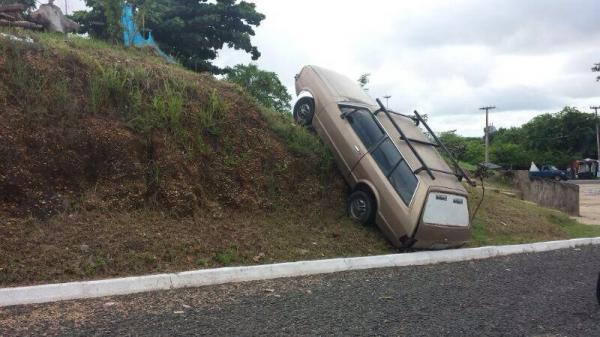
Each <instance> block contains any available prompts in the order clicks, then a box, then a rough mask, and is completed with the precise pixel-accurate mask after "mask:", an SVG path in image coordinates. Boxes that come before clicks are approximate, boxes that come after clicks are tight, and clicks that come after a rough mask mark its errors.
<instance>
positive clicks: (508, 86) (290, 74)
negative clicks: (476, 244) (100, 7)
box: [57, 0, 600, 136]
mask: <svg viewBox="0 0 600 337" xmlns="http://www.w3.org/2000/svg"><path fill="white" fill-rule="evenodd" d="M60 2H61V1H58V2H57V4H59V5H60ZM253 2H255V3H256V4H257V9H258V10H259V11H260V12H262V13H264V14H265V15H266V20H265V21H263V24H262V25H261V26H260V27H258V28H257V29H256V36H255V37H254V38H253V42H254V44H255V45H257V46H258V48H259V50H260V51H261V53H262V57H261V58H260V59H259V60H258V61H257V63H258V65H259V66H260V67H262V68H264V69H267V70H270V71H275V72H276V73H277V74H279V76H280V78H281V80H282V82H283V83H284V84H285V85H286V86H287V87H288V89H289V90H290V93H293V91H294V90H293V88H294V75H295V74H296V73H297V72H298V71H299V70H300V69H301V68H302V66H304V65H306V64H318V65H320V66H323V67H326V68H330V69H333V70H336V71H338V72H341V73H344V74H346V75H348V76H349V77H351V78H358V76H360V74H362V73H371V74H372V76H371V85H370V87H371V90H370V93H371V94H372V96H383V95H385V94H389V95H392V98H391V100H390V106H391V107H393V108H394V109H396V110H398V111H403V112H409V111H412V110H415V109H418V110H419V111H420V112H423V113H427V114H428V115H429V118H430V121H431V124H432V126H434V127H435V128H436V129H439V130H445V129H457V130H458V132H459V133H461V134H465V135H470V136H478V135H481V134H482V133H483V120H482V117H481V112H480V111H479V110H478V108H479V107H480V106H482V105H496V106H497V107H498V109H497V110H496V111H495V112H494V113H493V115H492V121H494V123H495V125H496V126H505V127H508V126H516V125H520V124H522V123H524V122H526V121H527V120H528V119H530V118H532V117H533V116H535V115H537V114H540V113H544V112H556V111H559V110H560V109H561V108H562V107H563V106H566V105H570V106H577V107H580V108H582V109H583V108H586V107H587V106H589V104H590V103H594V102H595V103H594V104H600V83H597V82H595V80H594V78H595V76H594V74H593V73H591V72H590V68H591V66H592V64H593V63H594V62H600V20H598V18H597V15H598V13H600V1H598V0H572V1H564V0H528V1H522V0H503V1H495V2H489V1H480V0H456V1H450V0H446V1H439V0H438V1H433V0H424V1H418V2H417V1H412V0H406V1H384V0H371V1H368V2H365V1H363V0H327V1H323V0H304V1H292V0H256V1H253ZM250 61H251V60H250V57H249V56H248V55H246V54H244V53H241V52H236V51H231V50H225V51H222V52H221V53H220V57H219V58H218V60H217V63H218V64H219V65H222V66H225V65H235V64H237V63H249V62H250Z"/></svg>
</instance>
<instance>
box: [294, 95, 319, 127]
mask: <svg viewBox="0 0 600 337" xmlns="http://www.w3.org/2000/svg"><path fill="white" fill-rule="evenodd" d="M314 115H315V100H314V99H313V98H312V97H302V98H300V99H299V100H298V102H296V105H294V120H295V121H296V123H298V124H300V125H303V126H306V125H310V124H311V123H312V119H313V116H314Z"/></svg>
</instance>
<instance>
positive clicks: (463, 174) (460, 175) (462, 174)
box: [414, 110, 476, 186]
mask: <svg viewBox="0 0 600 337" xmlns="http://www.w3.org/2000/svg"><path fill="white" fill-rule="evenodd" d="M414 113H415V116H417V119H418V120H419V121H420V122H421V123H422V124H423V126H424V127H425V129H427V132H429V134H430V135H431V137H433V139H434V140H435V142H436V143H437V144H439V146H440V147H441V148H442V149H443V150H444V152H446V155H447V156H448V158H450V161H452V164H453V165H454V170H455V171H458V172H457V173H455V174H454V175H456V176H457V177H458V180H462V178H465V179H467V182H468V183H469V185H471V186H475V185H476V183H475V182H474V181H473V180H471V178H469V175H468V174H467V172H465V170H463V168H462V167H460V165H459V164H458V161H457V160H456V158H454V156H453V155H452V153H451V152H450V151H449V150H448V148H447V147H446V145H444V143H442V141H441V140H440V139H439V138H438V137H437V136H436V134H435V132H433V130H431V128H430V127H429V125H428V124H427V122H426V121H425V120H424V119H423V117H421V115H420V114H419V113H418V112H417V110H415V111H414Z"/></svg>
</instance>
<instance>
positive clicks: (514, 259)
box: [0, 246, 600, 336]
mask: <svg viewBox="0 0 600 337" xmlns="http://www.w3.org/2000/svg"><path fill="white" fill-rule="evenodd" d="M599 270H600V246H593V247H583V248H578V249H569V250H561V251H554V252H547V253H539V254H525V255H513V256H510V257H502V258H495V259H489V260H482V261H476V262H464V263H453V264H442V265H434V266H418V267H404V268H390V269H379V270H371V271H358V272H346V273H338V274H330V275H322V276H311V277H302V278H294V279H280V280H273V281H261V282H251V283H245V284H233V285H223V286H211V287H203V288H197V289H187V290H174V291H166V292H160V293H147V294H139V295H131V296H125V297H114V298H102V299H94V300H85V301H71V302H63V303H54V304H44V305H31V306H21V307H9V308H4V309H1V308H0V336H12V335H46V334H47V335H69V336H93V335H107V336H108V335H147V336H169V335H206V336H226V335H229V336H250V335H256V336H258V335H305V336H314V335H338V336H368V335H391V336H402V335H405V336H600V306H599V305H598V304H597V303H596V301H595V295H594V292H595V282H596V277H597V275H598V271H599Z"/></svg>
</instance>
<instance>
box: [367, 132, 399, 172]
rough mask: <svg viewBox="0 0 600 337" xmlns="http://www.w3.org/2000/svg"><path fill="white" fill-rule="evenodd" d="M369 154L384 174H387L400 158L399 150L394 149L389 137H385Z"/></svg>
mask: <svg viewBox="0 0 600 337" xmlns="http://www.w3.org/2000/svg"><path fill="white" fill-rule="evenodd" d="M371 155H372V156H373V159H375V161H376V162H377V164H378V165H379V167H380V168H381V171H383V174H385V175H386V176H388V175H389V174H390V172H392V170H393V169H394V167H396V165H397V164H398V162H399V161H400V160H402V156H401V155H400V152H398V149H396V146H394V144H393V143H392V141H391V140H390V139H389V138H386V139H385V140H384V141H383V142H382V143H381V145H379V146H378V147H377V148H376V149H375V150H373V152H371Z"/></svg>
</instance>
